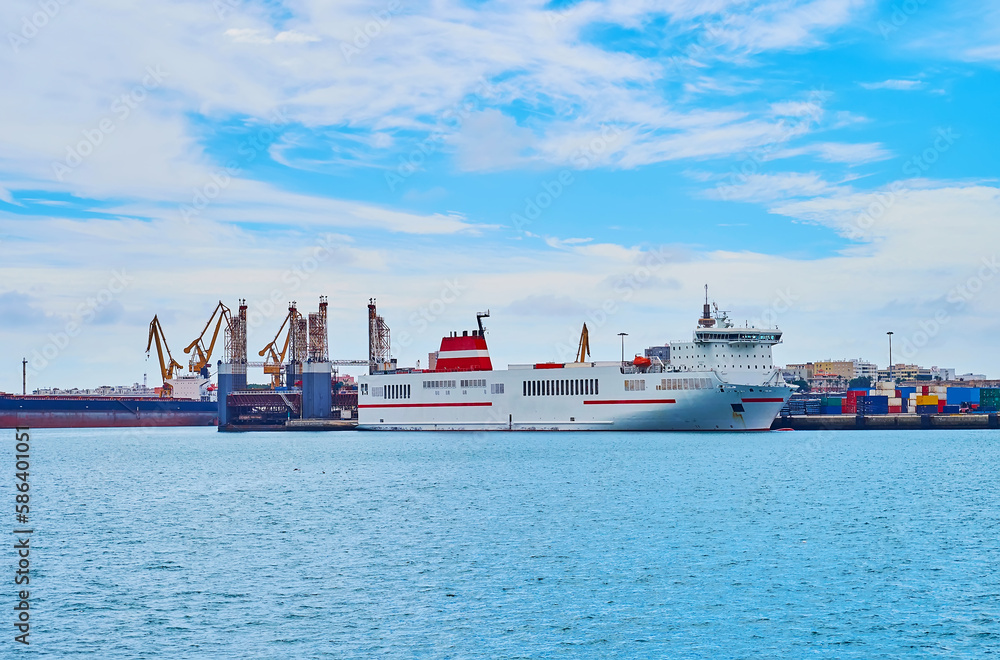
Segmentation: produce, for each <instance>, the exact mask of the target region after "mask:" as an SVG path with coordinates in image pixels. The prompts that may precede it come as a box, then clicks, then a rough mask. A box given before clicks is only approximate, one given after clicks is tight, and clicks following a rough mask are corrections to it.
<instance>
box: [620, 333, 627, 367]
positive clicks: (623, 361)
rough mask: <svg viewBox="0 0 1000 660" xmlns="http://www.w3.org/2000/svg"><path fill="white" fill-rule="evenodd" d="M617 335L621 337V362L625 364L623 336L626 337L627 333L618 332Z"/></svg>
mask: <svg viewBox="0 0 1000 660" xmlns="http://www.w3.org/2000/svg"><path fill="white" fill-rule="evenodd" d="M618 336H619V337H621V338H622V364H625V338H626V337H628V333H627V332H619V333H618Z"/></svg>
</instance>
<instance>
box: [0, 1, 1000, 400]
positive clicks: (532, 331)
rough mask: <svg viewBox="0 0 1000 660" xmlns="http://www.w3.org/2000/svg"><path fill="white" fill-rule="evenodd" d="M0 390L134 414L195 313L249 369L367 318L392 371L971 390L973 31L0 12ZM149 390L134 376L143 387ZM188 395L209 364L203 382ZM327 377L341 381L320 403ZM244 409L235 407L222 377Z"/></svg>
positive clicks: (701, 22) (987, 154) (989, 121)
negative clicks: (485, 363)
mask: <svg viewBox="0 0 1000 660" xmlns="http://www.w3.org/2000/svg"><path fill="white" fill-rule="evenodd" d="M0 24H2V25H3V26H4V28H5V29H4V30H3V32H4V35H5V38H4V40H3V43H2V44H0V84H2V85H3V89H4V90H5V92H4V95H3V101H2V102H0V117H2V119H3V121H2V122H0V391H7V392H20V391H21V358H22V357H26V358H27V359H28V360H29V361H30V364H29V367H30V368H31V371H32V373H31V375H30V376H29V381H28V388H29V390H31V389H35V388H46V387H63V388H69V387H80V388H93V387H97V386H99V385H102V384H115V383H126V382H142V376H143V374H144V373H146V374H148V375H149V385H150V386H151V387H152V386H154V385H157V384H159V383H158V381H157V368H156V367H155V366H154V364H153V362H152V361H150V362H147V361H146V356H145V354H144V349H145V345H146V332H147V326H148V324H149V321H150V319H152V317H153V315H154V314H156V315H158V316H159V319H160V321H161V322H162V324H163V327H164V331H165V333H166V337H167V340H168V341H169V343H170V348H171V351H172V352H173V355H174V357H175V358H176V359H177V360H178V361H179V362H181V363H182V364H185V365H186V364H187V356H186V355H184V354H183V352H182V349H183V347H184V346H186V345H187V344H188V343H189V342H190V341H191V340H192V339H193V338H194V337H195V336H196V335H197V334H198V332H200V330H201V328H202V326H203V325H204V323H205V321H206V320H207V319H208V316H209V314H210V313H211V311H212V309H213V308H214V307H215V305H216V303H217V302H218V301H219V300H220V299H221V300H223V301H224V302H225V303H226V304H227V305H229V306H231V307H233V306H235V305H236V304H237V300H238V299H239V298H246V299H247V300H248V304H249V306H250V312H251V324H250V328H249V344H250V348H251V350H252V351H253V353H252V354H254V355H255V354H256V352H257V350H259V349H260V348H262V347H263V346H264V345H265V344H266V343H267V342H268V341H270V340H271V338H272V337H273V336H274V333H275V332H276V331H277V328H278V326H279V325H280V323H281V319H282V318H283V316H284V313H285V308H286V306H287V303H288V302H289V301H290V300H296V301H297V302H298V305H299V308H300V309H302V310H304V311H305V310H313V309H314V308H315V307H316V304H317V301H318V297H319V296H320V295H327V296H329V300H330V309H329V314H330V322H329V328H330V346H331V356H332V357H334V358H344V359H356V358H364V357H365V356H366V355H367V329H366V310H365V306H366V304H367V301H368V299H369V298H370V297H375V298H377V300H378V306H379V313H380V314H382V315H383V316H384V317H385V319H386V322H387V323H388V324H389V326H390V328H391V330H392V338H393V354H394V355H395V356H396V357H397V358H398V359H399V362H400V364H414V363H415V362H416V361H417V360H421V362H422V363H423V362H424V361H426V358H427V354H428V352H432V351H434V350H436V349H437V347H438V343H439V341H440V338H441V336H442V335H444V334H446V333H447V332H449V331H452V330H463V329H472V328H474V327H475V314H476V312H477V311H482V310H485V309H487V308H488V309H490V310H491V316H490V318H489V319H487V327H488V329H489V334H488V339H489V342H490V350H491V355H492V356H493V359H494V364H496V365H498V366H504V365H506V364H508V363H511V362H514V363H517V362H530V361H533V360H534V361H545V360H561V359H572V356H573V354H574V352H575V349H576V340H577V338H578V337H579V331H580V327H581V325H582V323H583V322H586V323H587V324H588V328H589V330H590V343H591V347H592V353H593V356H594V357H595V359H607V360H615V359H618V357H619V354H620V352H621V350H622V346H621V341H622V338H621V337H620V336H619V333H627V336H625V337H624V351H625V354H626V356H627V355H629V354H635V353H642V352H643V350H644V349H645V348H646V347H648V346H652V345H662V344H663V343H664V342H666V341H670V340H689V338H690V335H691V330H692V329H693V328H694V325H695V322H696V320H697V318H698V315H699V313H700V306H701V304H702V301H703V295H704V292H703V287H704V285H705V284H706V283H707V284H708V285H709V286H710V296H711V298H712V299H714V300H716V301H718V303H719V306H720V307H721V308H723V309H726V310H729V311H730V315H731V318H732V319H733V321H734V322H735V323H736V324H737V325H744V324H748V325H756V326H758V327H765V326H768V325H773V324H777V325H779V326H780V327H781V328H782V329H783V331H784V342H783V343H782V344H781V345H779V346H777V347H775V350H774V360H775V363H776V364H788V363H796V362H805V361H808V360H810V359H812V358H814V357H815V356H818V355H822V356H829V355H863V356H866V359H868V360H870V361H872V362H875V363H878V364H885V363H886V362H887V361H888V357H887V354H888V350H887V345H886V332H888V331H892V332H893V333H894V335H893V358H894V359H893V361H894V362H906V363H920V364H926V365H947V366H949V367H954V368H955V369H956V370H957V371H958V372H959V373H965V372H983V373H986V374H987V375H989V376H991V377H1000V354H998V352H997V351H995V350H993V348H994V346H995V342H996V337H997V336H998V335H1000V314H998V312H1000V295H998V279H1000V278H998V277H997V275H998V274H1000V255H998V254H997V248H996V246H997V245H998V244H1000V240H998V239H1000V183H998V179H997V166H996V153H997V152H998V151H1000V135H998V132H997V131H996V119H995V116H994V115H995V112H994V110H995V108H996V107H998V100H1000V71H998V65H1000V48H998V47H997V45H996V44H997V43H1000V7H997V5H996V4H995V3H990V2H987V1H986V0H972V1H970V2H967V3H962V4H961V5H942V4H940V3H916V2H915V3H898V2H874V1H865V0H808V1H795V0H789V1H785V0H782V1H780V2H779V1H777V0H774V1H764V2H744V1H742V0H741V1H737V0H712V1H708V0H704V1H701V0H690V1H688V0H685V1H683V2H681V1H677V2H665V3H653V4H649V3H631V2H630V3H622V2H617V3H615V2H607V3H603V2H596V1H585V2H550V3H543V2H524V3H501V4H496V3H487V4H482V3H462V2H452V1H446V2H436V3H403V2H397V1H396V0H390V1H389V2H374V3H367V4H347V5H344V4H337V5H333V6H329V5H327V4H323V3H309V2H307V3H297V4H294V5H280V4H274V3H263V2H253V1H244V2H228V1H227V0H223V1H222V2H217V3H187V2H174V1H169V2H163V3H157V4H155V5H152V6H141V7H139V6H136V7H134V8H127V7H126V8H123V7H121V6H120V5H119V4H118V3H111V2H108V1H107V0H95V2H91V3H88V4H86V5H83V4H80V5H77V4H75V3H62V2H55V3H52V4H51V6H48V5H45V6H43V5H39V4H38V3H37V2H28V1H25V0H12V1H11V2H7V3H5V4H4V6H3V8H2V9H0ZM150 360H155V356H154V357H153V358H150ZM213 362H214V359H213ZM344 371H345V372H347V373H353V372H352V371H351V370H344ZM251 381H256V382H264V379H263V375H261V374H259V373H258V374H253V373H252V374H251Z"/></svg>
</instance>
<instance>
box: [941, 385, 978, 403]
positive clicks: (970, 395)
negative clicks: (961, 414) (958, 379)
mask: <svg viewBox="0 0 1000 660" xmlns="http://www.w3.org/2000/svg"><path fill="white" fill-rule="evenodd" d="M963 403H979V388H978V387H949V388H948V405H949V406H957V405H960V404H963Z"/></svg>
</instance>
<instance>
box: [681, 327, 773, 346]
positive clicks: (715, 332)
mask: <svg viewBox="0 0 1000 660" xmlns="http://www.w3.org/2000/svg"><path fill="white" fill-rule="evenodd" d="M694 340H695V342H697V343H704V342H714V341H721V342H727V343H730V344H768V345H771V346H773V345H774V344H780V343H781V330H778V329H768V330H756V329H754V328H711V329H709V330H695V332H694Z"/></svg>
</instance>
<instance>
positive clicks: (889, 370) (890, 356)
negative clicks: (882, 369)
mask: <svg viewBox="0 0 1000 660" xmlns="http://www.w3.org/2000/svg"><path fill="white" fill-rule="evenodd" d="M885 334H887V335H889V369H888V373H889V380H890V381H891V380H892V330H890V331H889V332H887V333H885Z"/></svg>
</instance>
